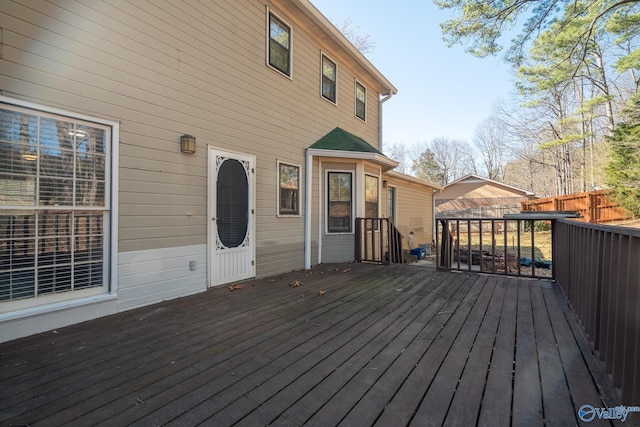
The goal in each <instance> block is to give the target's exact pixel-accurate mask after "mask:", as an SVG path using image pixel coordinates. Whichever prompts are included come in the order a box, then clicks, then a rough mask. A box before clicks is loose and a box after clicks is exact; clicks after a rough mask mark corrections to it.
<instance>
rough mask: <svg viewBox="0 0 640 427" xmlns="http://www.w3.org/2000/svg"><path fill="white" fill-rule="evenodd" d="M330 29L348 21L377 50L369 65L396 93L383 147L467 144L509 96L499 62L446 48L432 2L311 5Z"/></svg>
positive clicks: (388, 108) (358, 0)
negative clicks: (443, 139) (445, 141)
mask: <svg viewBox="0 0 640 427" xmlns="http://www.w3.org/2000/svg"><path fill="white" fill-rule="evenodd" d="M311 2H312V3H313V4H314V6H316V7H317V8H318V9H319V10H320V12H322V13H323V14H324V15H325V16H326V17H327V18H328V19H329V20H330V21H331V22H334V23H335V22H338V23H341V22H343V21H344V20H345V19H346V18H350V19H351V21H352V24H353V26H354V27H359V28H358V31H357V32H358V33H359V34H360V35H369V36H370V38H371V40H372V41H373V42H374V43H375V50H374V51H373V52H372V53H370V54H368V55H367V57H368V58H369V60H370V61H371V62H372V63H373V65H374V66H375V67H376V68H378V70H380V72H382V74H384V76H385V77H387V79H389V81H391V83H393V85H394V86H395V87H396V88H397V89H398V94H397V95H396V96H394V97H393V98H391V99H390V100H389V101H388V102H386V103H385V104H383V105H384V107H383V109H384V112H383V114H384V115H383V120H384V122H383V133H384V136H383V137H384V140H383V141H384V144H390V143H394V142H401V143H404V144H405V145H406V146H407V148H408V149H411V147H413V146H414V145H415V144H416V143H422V142H429V141H431V140H433V139H434V138H437V137H447V138H449V139H461V140H466V141H468V142H471V141H472V139H473V135H474V133H475V129H476V127H477V126H478V124H479V123H481V122H482V121H483V120H485V119H486V118H488V117H489V116H490V115H491V110H492V107H493V105H494V104H495V103H496V102H497V101H498V100H500V99H504V98H507V97H508V96H509V93H510V92H512V87H513V83H512V82H513V79H512V77H511V74H510V68H509V66H508V65H507V64H504V63H503V62H502V61H501V58H500V57H491V58H483V59H478V58H475V57H473V56H472V55H471V54H468V53H466V52H465V51H464V47H463V46H454V47H452V48H448V47H447V46H446V44H445V42H444V41H443V40H442V33H441V31H440V25H439V23H440V22H441V21H443V20H444V19H446V18H447V17H448V13H449V12H446V11H441V10H440V9H438V8H437V7H436V6H435V5H434V4H433V3H432V2H431V0H396V1H385V0H311Z"/></svg>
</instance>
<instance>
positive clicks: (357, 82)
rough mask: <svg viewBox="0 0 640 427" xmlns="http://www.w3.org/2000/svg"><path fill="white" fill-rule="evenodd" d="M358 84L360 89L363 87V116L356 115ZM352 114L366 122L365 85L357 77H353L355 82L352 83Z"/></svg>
mask: <svg viewBox="0 0 640 427" xmlns="http://www.w3.org/2000/svg"><path fill="white" fill-rule="evenodd" d="M358 86H361V87H362V89H364V117H360V116H359V115H358V102H359V100H358ZM353 115H354V116H355V117H356V118H358V119H360V120H362V121H363V122H365V123H366V122H367V87H366V86H365V85H364V84H362V82H360V81H359V80H358V79H355V83H354V85H353Z"/></svg>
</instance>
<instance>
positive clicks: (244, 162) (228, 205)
mask: <svg viewBox="0 0 640 427" xmlns="http://www.w3.org/2000/svg"><path fill="white" fill-rule="evenodd" d="M209 161H210V171H211V182H210V186H209V188H210V203H209V209H210V213H211V226H210V227H209V230H210V243H211V257H212V259H211V275H210V277H211V285H212V286H217V285H223V284H226V283H231V282H235V281H238V280H242V279H248V278H250V277H254V276H255V262H254V258H255V257H254V254H255V241H254V239H255V238H254V207H253V201H254V187H255V186H254V173H253V171H254V158H253V157H252V156H247V155H242V154H237V153H230V152H225V151H220V150H214V149H210V151H209Z"/></svg>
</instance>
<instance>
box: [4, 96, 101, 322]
mask: <svg viewBox="0 0 640 427" xmlns="http://www.w3.org/2000/svg"><path fill="white" fill-rule="evenodd" d="M0 101H2V100H0ZM24 104H25V105H27V104H26V103H24ZM31 107H33V106H29V108H24V107H20V106H17V105H14V104H10V103H4V102H0V311H6V309H2V307H1V306H2V305H4V303H7V304H12V308H11V309H15V302H16V301H17V302H21V306H31V305H38V304H40V303H46V302H51V301H59V300H66V299H71V298H77V297H80V296H89V295H94V294H98V293H106V292H108V291H109V289H108V278H109V271H108V270H109V266H110V263H109V248H110V244H109V242H110V240H109V239H110V225H109V224H110V221H109V220H110V216H109V215H110V203H111V200H110V191H111V182H110V180H111V173H110V168H111V160H110V159H111V138H112V128H111V126H107V125H105V124H100V123H94V122H91V121H87V120H83V119H80V118H73V117H71V116H70V115H61V114H52V113H49V112H45V111H42V110H39V109H35V108H31ZM48 111H53V110H48ZM76 117H80V116H76ZM18 300H20V301H18ZM24 301H27V302H26V303H24ZM30 301H31V302H30Z"/></svg>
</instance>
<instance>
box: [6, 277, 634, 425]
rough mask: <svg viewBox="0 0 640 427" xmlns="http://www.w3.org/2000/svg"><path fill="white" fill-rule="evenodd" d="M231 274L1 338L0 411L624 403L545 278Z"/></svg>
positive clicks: (285, 416)
mask: <svg viewBox="0 0 640 427" xmlns="http://www.w3.org/2000/svg"><path fill="white" fill-rule="evenodd" d="M296 281H298V282H299V283H300V286H296V287H293V286H291V285H292V284H294V283H295V282H296ZM243 285H244V287H243V288H241V289H237V290H234V291H230V290H229V289H228V288H227V287H222V288H216V289H211V290H209V291H208V292H206V293H202V294H198V295H194V296H190V297H185V298H181V299H178V300H173V301H168V302H165V303H161V304H157V305H154V306H150V307H145V308H142V309H137V310H132V311H128V312H124V313H121V314H118V315H114V316H110V317H106V318H102V319H97V320H95V321H91V322H86V323H83V324H80V325H75V326H70V327H67V328H63V329H59V330H57V331H54V332H53V333H52V332H48V333H43V334H40V335H36V336H32V337H28V338H25V339H20V340H16V341H12V342H9V343H4V344H0V357H1V360H2V362H1V367H2V369H1V372H0V425H34V426H35V425H46V426H51V425H62V424H65V423H70V424H73V425H74V426H80V425H101V424H104V425H118V426H121V425H127V424H132V423H135V424H136V425H163V424H168V425H176V426H185V425H198V424H199V423H203V424H205V425H215V426H222V425H231V424H235V423H237V424H238V425H247V426H256V425H268V424H273V425H302V424H305V425H310V426H311V425H317V426H330V425H338V424H343V425H347V426H354V425H380V426H401V425H419V426H425V425H436V426H437V425H443V424H445V423H446V424H449V425H464V426H468V425H488V426H507V425H526V426H534V425H545V424H546V425H576V424H583V423H582V421H580V420H579V418H578V415H577V414H578V409H579V408H580V407H581V406H582V405H585V404H588V405H591V406H593V407H595V408H600V407H604V406H605V405H608V406H616V405H620V404H623V403H624V402H619V400H618V399H619V398H618V397H617V396H618V394H617V393H616V392H615V390H613V389H612V387H611V385H610V382H609V378H608V376H607V375H606V374H604V373H603V372H604V368H603V367H602V366H601V363H600V362H599V361H597V360H596V358H595V357H593V356H592V355H591V354H590V353H589V350H588V345H587V341H586V339H585V337H584V334H583V333H582V331H581V329H580V327H579V326H578V323H577V321H576V319H575V316H574V315H573V313H572V312H571V311H570V309H569V307H568V305H567V303H566V299H565V298H564V296H563V294H562V293H561V292H560V290H558V289H557V287H556V286H555V285H554V284H552V283H551V282H546V281H539V280H533V279H523V278H517V277H506V276H488V275H480V274H475V273H448V272H439V271H435V270H434V269H431V268H416V267H414V266H407V265H394V266H391V267H383V266H378V265H367V264H341V265H320V266H318V267H316V268H314V269H313V270H309V271H308V272H292V273H288V274H286V275H280V276H277V277H272V278H267V279H261V280H255V281H248V282H244V283H243ZM626 404H628V405H630V404H632V403H631V402H626ZM638 418H640V416H639V414H631V415H630V416H629V418H628V419H627V422H626V423H625V425H633V422H638ZM617 424H620V423H619V422H617ZM588 425H589V426H591V425H610V424H609V423H608V422H604V421H602V422H601V421H599V420H598V419H597V418H596V419H595V420H594V421H592V422H590V423H588Z"/></svg>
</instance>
